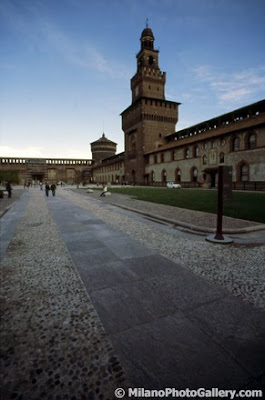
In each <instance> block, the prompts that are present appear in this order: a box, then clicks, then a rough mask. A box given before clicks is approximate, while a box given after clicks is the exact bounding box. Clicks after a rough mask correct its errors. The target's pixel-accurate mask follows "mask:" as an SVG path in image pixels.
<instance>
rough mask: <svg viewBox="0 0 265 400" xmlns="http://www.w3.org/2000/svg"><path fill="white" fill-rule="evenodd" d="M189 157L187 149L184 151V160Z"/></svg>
mask: <svg viewBox="0 0 265 400" xmlns="http://www.w3.org/2000/svg"><path fill="white" fill-rule="evenodd" d="M189 156H190V150H189V148H188V147H187V148H186V149H184V158H189Z"/></svg>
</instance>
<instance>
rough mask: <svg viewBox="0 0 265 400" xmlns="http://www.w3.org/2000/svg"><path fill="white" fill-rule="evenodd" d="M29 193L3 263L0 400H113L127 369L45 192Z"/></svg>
mask: <svg viewBox="0 0 265 400" xmlns="http://www.w3.org/2000/svg"><path fill="white" fill-rule="evenodd" d="M30 195H31V198H30V200H29V204H28V207H27V209H26V213H25V215H24V217H23V218H22V219H21V221H20V223H19V225H18V229H17V231H16V234H15V236H14V237H13V239H12V241H11V243H10V246H9V248H8V250H7V253H6V255H5V257H4V259H3V262H2V268H1V316H2V322H1V343H0V346H1V367H0V377H1V386H2V388H1V400H7V399H23V400H31V399H35V400H39V399H49V400H59V399H61V400H64V399H71V400H81V399H112V398H114V395H113V393H114V389H115V388H117V387H118V386H120V385H122V386H123V387H125V386H126V382H125V377H124V373H123V369H122V367H121V365H120V363H119V361H118V359H117V357H116V355H115V353H114V350H113V347H112V345H111V343H110V341H109V340H108V338H107V337H106V333H105V331H104V328H103V327H102V324H101V322H100V320H99V317H98V315H97V313H96V311H95V309H94V307H93V305H92V303H91V300H90V298H89V296H88V294H87V292H86V290H85V288H84V286H83V283H82V281H81V280H80V278H79V275H78V274H77V272H76V269H75V267H74V265H73V263H72V261H71V258H70V256H69V254H68V252H67V249H66V247H65V245H64V244H63V242H62V240H61V238H60V235H59V233H58V230H57V228H56V225H55V223H54V222H53V220H52V218H51V216H50V213H49V211H48V209H47V202H46V200H45V198H44V196H43V192H40V191H38V190H32V191H31V194H30Z"/></svg>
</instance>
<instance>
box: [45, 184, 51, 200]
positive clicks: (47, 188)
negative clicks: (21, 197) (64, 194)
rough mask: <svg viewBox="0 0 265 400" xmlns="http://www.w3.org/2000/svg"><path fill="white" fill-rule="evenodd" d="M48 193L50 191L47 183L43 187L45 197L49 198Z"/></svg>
mask: <svg viewBox="0 0 265 400" xmlns="http://www.w3.org/2000/svg"><path fill="white" fill-rule="evenodd" d="M49 191H50V186H49V184H48V183H46V185H45V192H46V196H47V197H48V196H49Z"/></svg>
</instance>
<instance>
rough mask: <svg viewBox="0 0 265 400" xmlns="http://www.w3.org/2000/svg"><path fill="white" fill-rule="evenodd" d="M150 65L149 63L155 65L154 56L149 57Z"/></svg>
mask: <svg viewBox="0 0 265 400" xmlns="http://www.w3.org/2000/svg"><path fill="white" fill-rule="evenodd" d="M148 63H149V65H153V64H154V57H153V56H149V58H148Z"/></svg>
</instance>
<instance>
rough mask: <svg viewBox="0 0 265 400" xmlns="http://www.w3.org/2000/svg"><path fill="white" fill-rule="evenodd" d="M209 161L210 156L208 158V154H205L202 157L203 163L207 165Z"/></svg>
mask: <svg viewBox="0 0 265 400" xmlns="http://www.w3.org/2000/svg"><path fill="white" fill-rule="evenodd" d="M207 162H208V158H207V156H205V155H204V156H203V157H202V163H203V165H206V164H207Z"/></svg>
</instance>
